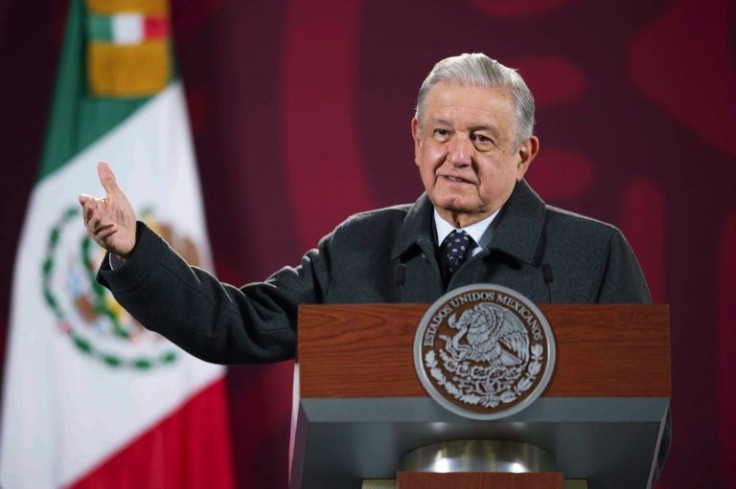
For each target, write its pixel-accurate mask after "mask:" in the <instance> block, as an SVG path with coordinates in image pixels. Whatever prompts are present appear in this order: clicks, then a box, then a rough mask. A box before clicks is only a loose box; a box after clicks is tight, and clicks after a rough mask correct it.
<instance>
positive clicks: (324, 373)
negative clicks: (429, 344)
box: [299, 304, 670, 398]
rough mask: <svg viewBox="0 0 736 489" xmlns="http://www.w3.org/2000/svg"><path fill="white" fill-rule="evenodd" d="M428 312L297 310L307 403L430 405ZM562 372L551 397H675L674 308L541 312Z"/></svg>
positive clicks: (405, 307) (400, 308)
mask: <svg viewBox="0 0 736 489" xmlns="http://www.w3.org/2000/svg"><path fill="white" fill-rule="evenodd" d="M427 307H428V306H427V305H425V304H400V305H392V304H358V305H355V304H350V305H305V306H302V307H300V309H299V314H300V316H299V363H300V370H301V388H302V397H319V398H349V397H396V396H399V397H424V396H426V393H425V391H424V389H423V388H422V386H421V384H420V382H419V380H418V378H417V377H416V374H415V371H414V357H413V351H412V348H413V342H414V335H415V332H416V329H417V324H418V323H419V321H420V319H421V317H422V315H423V314H424V312H425V310H426V309H427ZM539 308H540V309H541V310H542V312H543V313H544V314H545V316H546V317H547V319H548V321H549V323H550V325H551V326H552V330H553V332H554V336H555V341H556V344H557V365H556V367H555V372H554V374H553V377H552V380H551V381H550V384H549V386H548V387H547V390H546V392H545V393H544V395H545V396H550V397H575V396H577V397H600V396H602V397H669V396H670V361H669V307H668V306H667V305H664V304H655V305H642V304H623V305H622V304H616V305H577V304H576V305H566V304H560V305H551V304H550V305H540V306H539Z"/></svg>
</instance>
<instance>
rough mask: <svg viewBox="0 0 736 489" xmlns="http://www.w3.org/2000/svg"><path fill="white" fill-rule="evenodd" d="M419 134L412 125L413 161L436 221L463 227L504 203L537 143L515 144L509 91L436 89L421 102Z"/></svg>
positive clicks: (532, 140) (440, 85)
mask: <svg viewBox="0 0 736 489" xmlns="http://www.w3.org/2000/svg"><path fill="white" fill-rule="evenodd" d="M423 118H424V120H423V121H422V129H421V131H420V129H419V121H417V120H416V118H415V119H413V120H412V134H413V135H414V152H415V156H414V158H415V161H416V164H417V166H418V167H419V173H420V176H421V178H422V183H423V184H424V188H425V189H426V190H427V194H428V195H429V199H430V200H431V201H432V203H433V204H434V207H435V208H436V209H437V211H438V212H439V214H440V216H441V217H442V218H443V219H445V220H446V221H448V222H450V223H451V224H453V225H455V226H459V227H465V226H468V225H470V224H473V223H475V222H478V221H481V220H483V219H485V218H486V217H488V216H490V215H491V214H493V213H494V212H496V211H497V210H498V209H500V208H501V206H502V205H503V204H504V203H505V202H506V200H507V199H508V198H509V196H510V195H511V192H512V191H513V189H514V185H515V183H516V181H517V180H521V178H522V177H523V176H524V174H525V173H526V171H527V169H528V168H529V164H530V163H531V161H532V159H534V156H535V155H536V153H537V150H538V148H539V141H538V140H537V138H536V137H532V138H530V139H528V140H526V141H523V142H522V143H521V144H520V145H519V147H518V148H517V147H515V146H516V145H515V143H516V139H515V138H516V127H515V119H514V106H513V102H512V101H511V94H510V92H509V89H508V88H507V87H491V88H483V87H474V86H462V85H457V84H452V83H444V82H443V83H438V84H437V85H435V86H434V87H433V88H432V90H430V92H429V94H428V95H427V98H426V100H425V106H424V114H423Z"/></svg>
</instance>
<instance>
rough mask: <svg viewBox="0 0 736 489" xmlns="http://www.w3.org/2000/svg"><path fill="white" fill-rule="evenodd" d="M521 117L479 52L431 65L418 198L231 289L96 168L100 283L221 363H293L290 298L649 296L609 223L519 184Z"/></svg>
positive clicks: (418, 143) (526, 148)
mask: <svg viewBox="0 0 736 489" xmlns="http://www.w3.org/2000/svg"><path fill="white" fill-rule="evenodd" d="M533 125H534V101H533V98H532V95H531V93H530V92H529V89H528V88H527V86H526V84H525V83H524V81H523V80H522V78H521V77H520V76H519V75H518V74H517V73H516V72H515V71H514V70H511V69H509V68H507V67H505V66H503V65H501V64H500V63H498V62H496V61H494V60H492V59H490V58H488V57H487V56H485V55H483V54H464V55H461V56H457V57H452V58H447V59H445V60H442V61H440V62H439V63H437V65H435V67H434V69H433V70H432V72H431V73H430V74H429V76H428V77H427V79H426V80H425V81H424V83H423V85H422V87H421V89H420V92H419V97H418V103H417V111H416V115H415V117H414V118H413V119H412V121H411V130H412V134H413V137H414V145H415V161H416V164H417V166H418V168H419V174H420V176H421V179H422V182H423V184H424V187H425V189H426V193H425V194H424V195H422V196H421V197H420V198H419V200H417V202H416V203H415V204H413V205H402V206H396V207H391V208H387V209H381V210H376V211H371V212H367V213H363V214H359V215H356V216H352V217H350V218H349V219H347V220H346V221H345V222H344V223H342V224H341V225H340V226H338V227H337V228H336V229H335V231H333V232H332V233H331V234H330V235H328V236H326V237H325V238H324V239H322V241H321V242H320V244H319V247H318V248H317V249H315V250H312V251H310V252H308V253H307V254H306V255H305V256H304V258H303V260H302V263H301V265H300V266H298V267H296V268H290V267H287V268H284V269H282V270H280V271H278V272H276V273H275V274H274V275H272V276H271V277H270V278H269V279H268V280H266V281H265V282H263V283H255V284H249V285H245V286H243V287H241V288H236V287H233V286H230V285H227V284H222V283H220V282H218V281H217V280H216V279H214V278H213V277H212V276H210V275H208V274H207V273H205V272H203V271H201V270H198V269H196V268H191V267H189V266H188V265H187V264H186V263H185V262H184V261H183V260H182V259H181V258H180V257H179V256H178V255H176V253H175V252H174V251H172V249H171V248H169V247H168V245H167V244H166V243H164V242H163V240H162V239H161V238H159V237H158V236H157V235H155V234H154V233H153V232H152V231H151V230H150V229H148V228H147V227H146V226H145V225H144V224H143V223H140V222H136V218H135V214H134V212H133V209H132V207H131V206H130V204H129V203H128V201H127V199H126V198H125V195H124V194H123V193H122V191H121V190H120V189H119V188H118V186H117V184H116V183H115V178H114V176H113V174H112V172H111V171H110V169H109V168H108V167H107V165H105V164H101V165H100V167H99V172H100V180H101V182H102V185H103V187H104V188H105V190H106V192H107V195H106V197H105V198H103V199H95V198H92V197H89V196H80V203H81V205H82V207H83V216H84V223H85V226H86V228H87V230H88V232H89V233H90V235H91V236H92V237H93V238H94V239H95V241H96V242H97V243H99V244H100V245H101V246H103V247H104V248H105V249H106V250H107V251H108V252H109V255H108V257H107V258H106V259H105V260H104V261H103V265H102V267H101V269H100V272H99V275H98V279H99V280H100V282H101V283H102V284H103V285H105V286H106V287H108V288H109V289H110V290H111V291H112V292H113V294H114V296H115V298H116V299H117V300H118V302H120V304H121V305H122V306H123V307H125V308H126V309H127V310H128V311H129V312H130V313H131V314H132V315H133V316H134V317H136V318H137V319H138V320H139V321H140V322H141V323H142V324H143V325H145V326H146V327H148V328H150V329H152V330H154V331H157V332H159V333H161V334H163V335H164V336H166V337H168V338H169V339H170V340H172V341H173V342H175V343H177V344H178V345H180V346H181V347H182V348H184V349H185V350H187V351H189V352H191V353H192V354H194V355H196V356H199V357H200V358H203V359H205V360H208V361H212V362H219V363H248V362H265V361H277V360H282V359H285V358H289V357H293V356H294V353H295V344H296V328H297V308H298V306H299V304H302V303H323V302H325V303H326V302H333V303H334V302H396V301H407V302H425V303H428V302H433V301H434V300H436V299H437V298H438V297H439V296H440V295H442V294H443V293H444V292H445V291H447V290H450V289H454V288H457V287H459V286H463V285H468V284H472V283H481V282H486V283H495V284H498V285H504V286H506V287H510V288H512V289H515V290H517V291H519V292H521V293H522V294H524V295H526V296H527V297H529V298H530V299H531V300H532V301H535V302H572V303H582V302H648V301H649V292H648V289H647V286H646V282H645V280H644V277H643V275H642V273H641V270H640V269H639V266H638V264H637V261H636V258H635V257H634V255H633V253H632V251H631V249H630V248H629V246H628V244H627V243H626V241H625V239H624V238H623V236H622V235H621V233H620V232H619V231H618V230H617V229H615V228H613V227H612V226H609V225H607V224H604V223H600V222H597V221H594V220H591V219H588V218H585V217H582V216H578V215H575V214H571V213H567V212H564V211H561V210H559V209H554V208H552V207H548V206H545V205H544V203H543V202H542V201H541V200H540V199H539V197H538V196H537V195H536V194H535V193H534V192H533V191H532V190H531V189H530V188H529V186H528V185H527V184H526V183H525V181H524V180H523V177H524V175H525V173H526V171H527V170H528V169H529V166H530V165H531V163H532V161H533V160H534V157H535V156H536V154H537V152H538V150H539V140H538V139H537V137H536V136H534V135H533V134H532V128H533ZM450 244H456V245H457V246H450Z"/></svg>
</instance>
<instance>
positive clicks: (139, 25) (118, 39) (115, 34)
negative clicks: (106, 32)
mask: <svg viewBox="0 0 736 489" xmlns="http://www.w3.org/2000/svg"><path fill="white" fill-rule="evenodd" d="M143 29H144V26H143V16H142V15H141V14H116V15H113V16H112V41H113V43H115V44H140V43H141V42H143V35H144V32H143Z"/></svg>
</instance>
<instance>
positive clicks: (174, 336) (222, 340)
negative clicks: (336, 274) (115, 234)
mask: <svg viewBox="0 0 736 489" xmlns="http://www.w3.org/2000/svg"><path fill="white" fill-rule="evenodd" d="M138 230H139V238H138V242H137V244H136V248H135V249H134V252H133V254H132V256H131V257H130V259H128V260H127V261H126V262H125V264H124V265H123V266H121V267H120V268H116V269H115V270H112V269H111V268H110V265H109V260H108V258H107V257H105V259H104V260H103V262H102V266H101V268H100V270H99V272H98V275H97V280H98V281H99V282H100V283H101V284H102V285H103V286H105V287H107V288H108V289H109V290H110V291H111V292H112V294H113V296H114V297H115V299H116V300H117V301H118V302H119V303H120V305H122V306H123V307H124V308H125V310H127V311H128V312H129V313H130V314H131V315H132V316H133V317H134V318H136V319H137V320H138V321H139V322H140V323H141V324H142V325H143V326H145V327H146V328H148V329H150V330H152V331H155V332H158V333H160V334H161V335H163V336H165V337H166V338H168V339H169V340H171V341H172V342H173V343H175V344H177V345H178V346H180V347H181V348H183V349H184V350H186V351H188V352H189V353H191V354H192V355H194V356H196V357H198V358H201V359H202V360H206V361H209V362H213V363H224V364H229V363H261V362H271V361H279V360H284V359H288V358H292V357H294V355H295V350H296V329H297V311H298V306H299V304H301V303H314V302H321V297H322V291H323V288H324V285H325V284H326V282H327V277H328V274H329V251H328V241H329V238H325V239H324V240H323V241H322V242H321V243H320V249H319V250H312V251H310V252H309V253H307V254H306V255H305V256H304V258H303V259H302V263H301V265H300V266H298V267H295V268H291V267H285V268H283V269H281V270H279V271H278V272H276V273H275V274H273V275H272V276H271V277H270V278H268V279H267V280H266V281H265V282H260V283H254V284H248V285H246V286H243V287H241V288H238V287H234V286H232V285H228V284H225V283H222V282H220V281H218V280H217V279H216V278H215V277H213V276H212V275H210V274H209V273H207V272H205V271H204V270H201V269H199V268H196V267H190V266H189V265H187V263H186V262H185V261H184V259H183V258H181V257H180V256H179V255H178V254H177V253H176V252H175V251H174V250H173V249H172V248H171V247H169V246H168V244H166V242H165V241H164V240H163V239H162V238H161V237H159V236H158V235H157V234H156V233H154V232H153V231H151V230H150V229H149V228H148V227H146V225H145V224H143V223H140V222H139V223H138Z"/></svg>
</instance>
